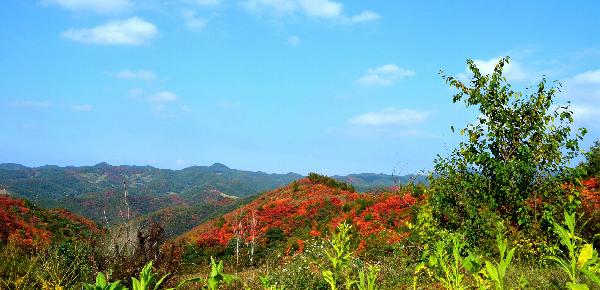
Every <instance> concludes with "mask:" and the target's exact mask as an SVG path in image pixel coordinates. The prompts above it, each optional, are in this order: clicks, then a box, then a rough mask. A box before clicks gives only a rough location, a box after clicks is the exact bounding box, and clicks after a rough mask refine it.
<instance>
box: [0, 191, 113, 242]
mask: <svg viewBox="0 0 600 290" xmlns="http://www.w3.org/2000/svg"><path fill="white" fill-rule="evenodd" d="M0 224H1V225H2V229H0V241H1V242H2V243H5V244H6V243H8V242H11V243H14V244H16V245H18V246H21V247H30V248H39V247H43V246H45V245H47V244H49V243H50V241H51V240H65V239H67V240H68V239H91V238H93V237H95V236H98V235H99V234H100V233H101V230H100V228H99V227H98V226H97V225H96V224H95V223H94V222H92V221H90V220H89V219H86V218H84V217H81V216H78V215H75V214H73V213H71V212H69V211H67V210H63V209H57V210H45V209H41V208H38V207H36V206H35V205H33V204H31V203H30V202H29V201H27V200H24V199H16V198H12V197H10V196H7V195H0Z"/></svg>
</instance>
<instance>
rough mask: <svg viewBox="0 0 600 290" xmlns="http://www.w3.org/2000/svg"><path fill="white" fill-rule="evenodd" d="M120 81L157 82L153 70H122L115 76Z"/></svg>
mask: <svg viewBox="0 0 600 290" xmlns="http://www.w3.org/2000/svg"><path fill="white" fill-rule="evenodd" d="M114 76H115V77H116V78H118V79H123V80H142V81H154V80H156V74H155V73H154V72H153V71H151V70H128V69H126V70H122V71H120V72H117V73H115V74H114Z"/></svg>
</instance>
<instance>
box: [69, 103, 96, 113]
mask: <svg viewBox="0 0 600 290" xmlns="http://www.w3.org/2000/svg"><path fill="white" fill-rule="evenodd" d="M93 108H94V107H93V106H92V105H90V104H81V105H73V106H71V110H73V111H76V112H89V111H91V110H92V109H93Z"/></svg>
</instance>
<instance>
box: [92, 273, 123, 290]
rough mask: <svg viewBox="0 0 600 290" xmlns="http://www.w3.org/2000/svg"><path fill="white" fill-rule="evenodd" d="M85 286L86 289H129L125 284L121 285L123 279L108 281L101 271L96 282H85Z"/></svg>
mask: <svg viewBox="0 0 600 290" xmlns="http://www.w3.org/2000/svg"><path fill="white" fill-rule="evenodd" d="M83 288H84V289H85V290H127V288H125V286H123V285H121V281H114V282H112V283H108V281H106V277H105V276H104V273H102V272H100V273H98V275H96V284H89V283H84V284H83Z"/></svg>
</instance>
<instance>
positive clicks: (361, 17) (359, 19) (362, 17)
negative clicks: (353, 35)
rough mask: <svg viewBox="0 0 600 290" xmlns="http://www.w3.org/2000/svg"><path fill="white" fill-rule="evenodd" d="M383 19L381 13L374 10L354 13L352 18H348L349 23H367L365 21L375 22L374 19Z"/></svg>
mask: <svg viewBox="0 0 600 290" xmlns="http://www.w3.org/2000/svg"><path fill="white" fill-rule="evenodd" d="M379 19H381V15H379V14H377V13H375V12H373V11H369V10H366V11H363V12H361V13H360V14H358V15H354V16H352V17H350V18H348V20H347V21H348V23H349V24H358V23H365V22H373V21H377V20H379Z"/></svg>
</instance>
